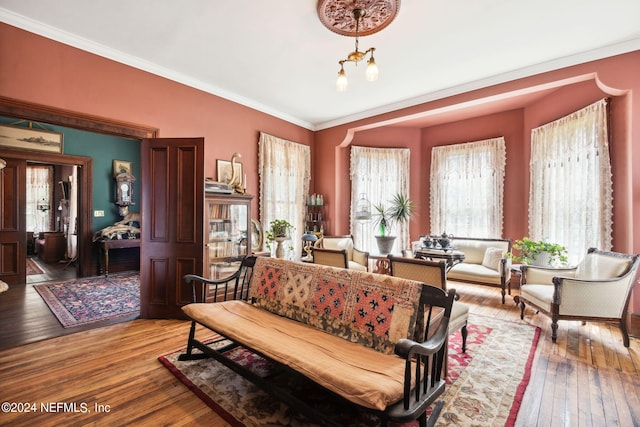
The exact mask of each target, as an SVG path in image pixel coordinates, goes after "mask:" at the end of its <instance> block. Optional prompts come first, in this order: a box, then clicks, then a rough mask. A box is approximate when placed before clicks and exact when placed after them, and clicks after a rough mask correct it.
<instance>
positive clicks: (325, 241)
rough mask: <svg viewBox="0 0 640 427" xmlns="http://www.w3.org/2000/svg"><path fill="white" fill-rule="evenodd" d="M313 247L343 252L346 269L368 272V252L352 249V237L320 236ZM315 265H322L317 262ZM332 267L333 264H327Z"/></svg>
mask: <svg viewBox="0 0 640 427" xmlns="http://www.w3.org/2000/svg"><path fill="white" fill-rule="evenodd" d="M314 247H316V248H320V249H333V250H336V251H340V250H343V249H344V250H345V251H346V254H347V267H346V268H350V269H352V270H361V271H368V270H369V252H365V251H361V250H359V249H356V248H354V247H353V237H352V236H350V235H345V236H322V237H321V238H320V239H318V241H317V242H316V243H315V245H314ZM317 264H322V263H320V262H318V263H317ZM327 265H333V264H327Z"/></svg>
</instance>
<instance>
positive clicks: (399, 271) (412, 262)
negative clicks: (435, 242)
mask: <svg viewBox="0 0 640 427" xmlns="http://www.w3.org/2000/svg"><path fill="white" fill-rule="evenodd" d="M387 258H388V259H389V265H390V268H391V275H392V276H396V277H402V278H404V279H410V280H417V281H419V282H422V283H426V284H427V285H431V286H435V287H438V288H440V289H443V290H445V291H446V290H447V267H446V265H447V264H446V262H445V261H444V260H440V261H429V260H425V259H419V258H407V257H399V256H393V255H389V256H388V257H387ZM457 296H458V295H457V294H456V297H457ZM468 319H469V306H467V305H466V304H463V303H461V302H459V301H453V306H452V308H451V318H450V319H449V334H452V333H454V332H456V331H457V330H458V329H460V333H461V335H462V352H463V353H466V351H467V335H468V331H467V321H468ZM446 369H447V367H446V362H445V372H446Z"/></svg>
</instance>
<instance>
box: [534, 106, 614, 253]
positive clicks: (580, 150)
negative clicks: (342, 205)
mask: <svg viewBox="0 0 640 427" xmlns="http://www.w3.org/2000/svg"><path fill="white" fill-rule="evenodd" d="M530 173H531V176H530V184H529V185H530V189H529V237H531V238H532V239H536V240H542V239H545V240H548V241H550V242H553V243H559V244H561V245H564V246H566V247H567V252H568V258H569V262H570V263H572V264H575V263H577V262H579V261H580V260H581V259H582V258H583V257H584V254H585V252H586V250H587V249H588V248H589V247H592V246H593V247H597V248H599V249H604V250H610V249H611V246H612V237H611V236H612V227H613V226H612V224H613V207H612V206H613V196H612V191H613V190H612V179H611V161H610V158H609V141H608V130H607V101H606V100H604V99H603V100H601V101H599V102H596V103H595V104H592V105H590V106H588V107H586V108H584V109H582V110H580V111H577V112H575V113H573V114H570V115H569V116H566V117H564V118H561V119H559V120H556V121H554V122H552V123H548V124H546V125H544V126H541V127H539V128H536V129H533V130H532V131H531V168H530Z"/></svg>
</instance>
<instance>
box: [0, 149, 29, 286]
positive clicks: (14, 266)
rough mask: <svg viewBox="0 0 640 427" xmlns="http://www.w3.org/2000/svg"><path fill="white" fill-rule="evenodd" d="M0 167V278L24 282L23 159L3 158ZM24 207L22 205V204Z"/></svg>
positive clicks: (11, 281) (25, 273)
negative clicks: (2, 164) (3, 161)
mask: <svg viewBox="0 0 640 427" xmlns="http://www.w3.org/2000/svg"><path fill="white" fill-rule="evenodd" d="M4 159H5V160H6V162H7V167H5V168H4V169H2V170H1V171H0V280H2V281H4V282H6V283H8V284H10V285H11V284H17V283H25V282H26V277H27V276H26V275H27V269H26V256H27V232H26V217H25V215H24V212H20V207H21V206H23V207H24V206H25V205H26V203H27V199H26V195H25V192H24V191H21V189H25V188H26V179H27V178H26V176H27V172H26V170H27V169H26V166H27V162H26V161H25V160H21V159H9V158H4ZM23 209H24V208H23Z"/></svg>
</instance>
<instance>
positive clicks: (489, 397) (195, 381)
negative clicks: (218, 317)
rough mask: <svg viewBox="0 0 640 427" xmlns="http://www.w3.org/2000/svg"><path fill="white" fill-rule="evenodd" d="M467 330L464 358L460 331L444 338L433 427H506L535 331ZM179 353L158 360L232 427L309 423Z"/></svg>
mask: <svg viewBox="0 0 640 427" xmlns="http://www.w3.org/2000/svg"><path fill="white" fill-rule="evenodd" d="M468 329H469V336H468V338H467V352H466V353H462V352H461V350H460V348H461V345H462V344H461V337H460V332H456V333H455V334H454V335H452V336H451V339H450V340H449V377H448V378H447V388H446V391H445V394H444V397H443V400H444V401H445V406H444V408H443V410H442V412H441V414H440V417H439V418H438V422H437V424H436V425H438V426H462V425H474V426H503V425H505V426H513V425H514V423H515V420H516V416H517V414H518V410H519V408H520V403H521V401H522V396H523V395H524V391H525V389H526V387H527V384H528V383H529V377H530V374H531V363H532V361H533V356H534V353H535V349H536V345H537V342H538V337H539V335H540V329H539V328H534V327H532V326H530V325H527V324H522V323H514V322H507V321H502V320H497V319H492V318H488V317H484V316H477V315H470V316H469V326H468ZM186 338H187V337H186V336H185V340H186ZM232 351H233V352H234V353H232V354H230V356H231V357H233V358H234V359H236V360H238V361H240V362H241V363H242V364H243V365H245V366H249V367H250V368H251V369H252V370H253V371H254V372H256V373H258V374H259V375H261V376H264V377H266V376H267V375H268V374H269V372H270V369H271V368H272V367H271V365H270V364H269V362H267V361H265V360H264V359H262V358H260V357H259V356H257V355H255V354H253V353H251V352H249V351H248V350H245V349H240V350H232ZM181 352H182V351H177V352H174V353H171V354H168V355H166V356H161V357H159V360H160V362H161V363H162V364H163V365H164V366H165V367H167V368H168V369H169V370H170V371H171V372H172V373H173V374H174V375H175V376H176V377H177V378H178V379H179V380H180V381H181V382H182V383H184V384H185V385H186V386H187V387H188V388H189V389H190V390H192V391H193V392H194V393H195V394H196V396H198V397H199V398H200V399H202V400H203V401H204V402H205V403H206V404H207V405H209V407H211V408H212V409H213V410H214V411H216V412H217V413H218V414H219V415H220V416H221V417H222V418H224V419H225V420H226V421H227V422H229V423H230V424H231V425H233V426H264V425H269V426H314V425H316V424H314V423H313V422H311V421H309V420H308V419H306V418H305V417H304V416H303V415H301V414H298V413H297V412H295V411H292V410H290V409H289V408H288V407H287V406H286V405H284V404H282V403H279V402H278V401H276V400H274V399H273V398H271V396H269V395H268V394H266V393H265V392H263V391H262V390H260V389H259V388H257V387H256V386H254V385H253V384H251V383H250V382H249V381H247V380H245V379H244V378H242V377H240V376H239V375H237V374H235V373H234V372H233V371H231V370H230V369H228V368H226V367H224V366H223V365H221V364H220V363H218V362H216V361H215V360H212V359H205V360H196V361H184V362H183V361H179V360H178V356H179V355H180V353H181ZM287 381H288V382H287V383H286V384H287V386H291V387H295V388H294V389H296V390H297V392H296V394H297V395H304V396H311V398H312V399H313V401H314V402H315V403H314V404H318V405H322V406H321V407H322V408H323V411H324V412H326V413H331V414H335V415H336V417H338V421H339V423H340V424H342V425H345V426H347V425H348V426H370V425H375V423H376V421H377V420H373V419H371V415H370V414H364V413H359V412H358V413H355V412H354V411H352V410H351V408H349V407H345V406H342V405H340V403H339V402H335V401H331V397H330V396H328V395H326V394H324V393H323V392H322V391H319V390H313V389H312V386H311V385H309V384H301V383H300V382H299V381H296V380H293V379H288V380H287ZM345 417H346V419H345ZM405 426H412V427H413V426H417V423H410V424H406V425H403V427H405Z"/></svg>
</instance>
